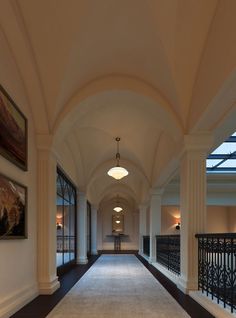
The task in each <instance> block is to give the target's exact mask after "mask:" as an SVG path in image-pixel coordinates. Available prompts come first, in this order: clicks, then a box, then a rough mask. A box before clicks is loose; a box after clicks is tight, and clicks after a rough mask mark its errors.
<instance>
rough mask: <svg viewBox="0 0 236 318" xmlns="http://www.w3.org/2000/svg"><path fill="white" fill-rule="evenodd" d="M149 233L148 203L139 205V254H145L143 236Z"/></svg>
mask: <svg viewBox="0 0 236 318" xmlns="http://www.w3.org/2000/svg"><path fill="white" fill-rule="evenodd" d="M144 235H147V205H144V204H142V205H140V206H139V254H141V255H142V254H143V236H144Z"/></svg>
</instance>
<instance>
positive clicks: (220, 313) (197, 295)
mask: <svg viewBox="0 0 236 318" xmlns="http://www.w3.org/2000/svg"><path fill="white" fill-rule="evenodd" d="M189 296H190V297H191V298H193V299H194V300H195V301H196V302H197V303H199V304H200V305H201V306H202V307H203V308H205V309H206V310H207V311H208V312H209V313H211V314H212V315H213V316H214V317H215V318H232V317H236V314H232V313H231V312H230V309H229V308H222V307H221V305H219V304H217V302H216V301H213V300H211V299H209V298H208V297H207V296H205V295H204V294H203V293H202V292H201V291H193V292H192V291H190V292H189Z"/></svg>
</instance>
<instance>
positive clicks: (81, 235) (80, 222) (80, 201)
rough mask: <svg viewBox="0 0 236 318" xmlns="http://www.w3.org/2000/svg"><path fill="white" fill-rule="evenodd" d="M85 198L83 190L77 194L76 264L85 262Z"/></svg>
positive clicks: (86, 259)
mask: <svg viewBox="0 0 236 318" xmlns="http://www.w3.org/2000/svg"><path fill="white" fill-rule="evenodd" d="M87 262H88V258H87V199H86V195H85V193H84V192H78V195H77V264H87Z"/></svg>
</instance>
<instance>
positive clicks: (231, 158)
mask: <svg viewBox="0 0 236 318" xmlns="http://www.w3.org/2000/svg"><path fill="white" fill-rule="evenodd" d="M206 167H207V172H212V173H218V172H231V173H232V172H233V173H236V132H235V133H233V134H232V136H230V137H229V138H228V139H227V140H225V142H223V143H222V144H221V145H220V146H219V147H218V148H216V149H215V150H214V151H213V152H212V153H211V154H210V155H209V156H208V158H207V161H206Z"/></svg>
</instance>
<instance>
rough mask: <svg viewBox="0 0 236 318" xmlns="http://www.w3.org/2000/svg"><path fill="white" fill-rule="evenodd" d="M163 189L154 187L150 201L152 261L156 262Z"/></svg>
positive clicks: (150, 258) (150, 259)
mask: <svg viewBox="0 0 236 318" xmlns="http://www.w3.org/2000/svg"><path fill="white" fill-rule="evenodd" d="M163 191H164V190H163V189H153V190H152V192H151V202H150V257H149V262H150V263H156V235H160V234H161V197H162V194H163Z"/></svg>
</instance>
